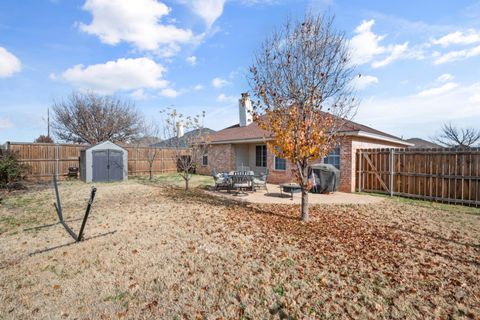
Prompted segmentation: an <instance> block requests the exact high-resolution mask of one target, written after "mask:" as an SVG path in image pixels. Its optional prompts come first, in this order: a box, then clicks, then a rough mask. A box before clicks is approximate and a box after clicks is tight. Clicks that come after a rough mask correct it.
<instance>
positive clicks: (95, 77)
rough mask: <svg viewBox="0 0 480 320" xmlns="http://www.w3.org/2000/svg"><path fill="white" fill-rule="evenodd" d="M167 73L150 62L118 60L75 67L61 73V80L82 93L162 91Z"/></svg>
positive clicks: (143, 59) (138, 59)
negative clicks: (142, 89) (145, 89)
mask: <svg viewBox="0 0 480 320" xmlns="http://www.w3.org/2000/svg"><path fill="white" fill-rule="evenodd" d="M165 71H166V69H165V68H164V67H163V66H162V65H160V64H157V63H156V62H155V61H153V60H151V59H149V58H136V59H118V60H115V61H108V62H106V63H104V64H95V65H90V66H86V67H85V66H83V65H81V64H80V65H76V66H73V67H72V68H70V69H67V70H66V71H64V72H63V73H62V78H63V79H65V80H66V81H68V82H70V83H72V84H73V85H75V86H77V87H79V88H81V89H89V90H93V91H96V92H100V93H106V94H111V93H114V92H116V91H120V90H123V91H130V90H137V89H141V88H152V89H165V88H167V87H168V85H169V83H168V81H166V80H164V79H163V78H162V77H163V74H164V73H165Z"/></svg>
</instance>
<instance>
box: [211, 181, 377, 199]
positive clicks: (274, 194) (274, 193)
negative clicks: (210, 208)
mask: <svg viewBox="0 0 480 320" xmlns="http://www.w3.org/2000/svg"><path fill="white" fill-rule="evenodd" d="M267 188H268V191H269V192H267V191H266V190H263V189H261V190H257V191H256V192H251V191H246V192H243V191H242V192H240V193H236V192H235V191H231V192H230V193H228V192H227V191H224V190H221V191H207V192H208V193H209V194H212V195H215V196H219V197H225V198H228V199H231V200H238V201H245V202H250V203H265V204H300V203H301V194H300V193H294V194H293V200H292V198H291V197H290V194H286V193H283V194H282V193H281V192H280V187H279V186H278V185H274V184H269V185H268V186H267ZM308 201H309V203H310V204H371V203H379V202H382V201H384V198H382V197H375V196H369V195H364V194H356V193H345V192H334V193H331V194H318V193H310V195H309V197H308Z"/></svg>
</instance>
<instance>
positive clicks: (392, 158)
mask: <svg viewBox="0 0 480 320" xmlns="http://www.w3.org/2000/svg"><path fill="white" fill-rule="evenodd" d="M394 157H395V155H394V151H393V148H392V149H390V197H393V178H394V170H395V166H394V162H393V161H394Z"/></svg>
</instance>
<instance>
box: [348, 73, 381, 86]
mask: <svg viewBox="0 0 480 320" xmlns="http://www.w3.org/2000/svg"><path fill="white" fill-rule="evenodd" d="M377 83H378V78H377V77H374V76H368V75H367V76H364V75H361V76H358V77H355V78H354V79H353V80H352V86H353V87H354V88H355V89H357V90H364V89H366V88H367V87H369V86H371V85H373V84H377Z"/></svg>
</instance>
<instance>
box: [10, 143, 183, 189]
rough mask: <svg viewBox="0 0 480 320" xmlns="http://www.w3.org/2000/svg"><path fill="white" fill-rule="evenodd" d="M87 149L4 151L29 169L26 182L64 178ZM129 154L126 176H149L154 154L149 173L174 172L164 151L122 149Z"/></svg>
mask: <svg viewBox="0 0 480 320" xmlns="http://www.w3.org/2000/svg"><path fill="white" fill-rule="evenodd" d="M87 147H89V145H79V144H53V143H17V142H8V143H7V149H9V150H12V151H14V152H17V153H18V155H19V158H20V161H21V162H22V163H24V164H27V165H28V172H27V177H26V178H27V179H33V180H35V179H37V180H46V179H50V178H51V177H52V175H54V174H56V175H57V176H58V178H59V179H63V178H65V177H66V176H67V173H68V168H69V167H77V168H79V167H80V150H82V149H84V148H87ZM122 147H123V148H125V149H126V150H127V151H128V175H129V176H141V175H148V174H149V172H150V163H149V159H151V156H152V154H153V152H156V155H155V160H154V161H153V166H152V171H153V173H154V174H159V173H168V172H175V171H176V170H177V165H176V160H175V159H176V156H175V151H174V150H171V149H165V148H150V147H139V146H138V147H137V146H122Z"/></svg>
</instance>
